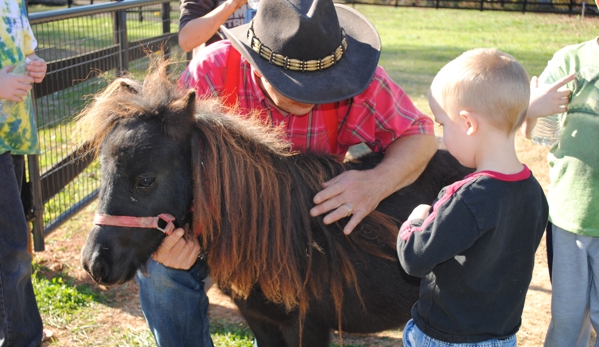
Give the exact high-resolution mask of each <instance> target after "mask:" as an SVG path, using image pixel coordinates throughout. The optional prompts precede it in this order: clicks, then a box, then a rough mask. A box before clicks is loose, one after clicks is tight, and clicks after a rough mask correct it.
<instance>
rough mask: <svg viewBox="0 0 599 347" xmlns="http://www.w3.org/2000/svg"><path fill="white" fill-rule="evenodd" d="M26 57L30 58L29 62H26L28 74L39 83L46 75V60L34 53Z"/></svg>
mask: <svg viewBox="0 0 599 347" xmlns="http://www.w3.org/2000/svg"><path fill="white" fill-rule="evenodd" d="M27 58H29V59H30V60H31V62H30V63H29V64H27V72H28V73H29V76H31V77H33V79H34V80H35V83H41V82H42V81H43V80H44V77H46V70H47V69H48V66H47V65H46V61H45V60H44V59H42V58H40V57H38V56H37V55H36V54H30V55H28V56H27Z"/></svg>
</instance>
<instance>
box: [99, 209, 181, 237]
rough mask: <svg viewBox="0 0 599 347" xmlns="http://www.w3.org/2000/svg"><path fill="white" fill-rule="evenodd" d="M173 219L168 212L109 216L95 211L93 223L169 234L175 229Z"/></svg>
mask: <svg viewBox="0 0 599 347" xmlns="http://www.w3.org/2000/svg"><path fill="white" fill-rule="evenodd" d="M174 220H175V217H173V216H172V215H170V214H168V213H161V214H159V215H158V216H157V217H131V216H111V215H107V214H99V213H96V216H95V217H94V224H95V225H110V226H115V227H127V228H147V229H158V230H160V231H162V232H163V233H165V234H166V235H170V234H171V233H172V232H173V230H175V224H173V221H174ZM159 222H162V223H161V224H162V225H163V226H160V225H159V224H158V223H159Z"/></svg>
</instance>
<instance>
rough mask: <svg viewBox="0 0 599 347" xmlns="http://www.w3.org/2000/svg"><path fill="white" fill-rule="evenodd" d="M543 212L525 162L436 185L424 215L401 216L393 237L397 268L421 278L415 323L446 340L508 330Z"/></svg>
mask: <svg viewBox="0 0 599 347" xmlns="http://www.w3.org/2000/svg"><path fill="white" fill-rule="evenodd" d="M547 215H548V206H547V200H546V198H545V194H544V192H543V189H542V188H541V186H540V184H539V183H538V182H537V180H536V179H535V178H534V176H533V175H532V173H531V171H530V170H529V169H528V167H526V166H524V169H523V170H522V171H521V172H519V173H517V174H513V175H505V174H500V173H497V172H491V171H481V172H475V173H473V174H471V175H468V176H466V177H465V178H464V179H463V180H462V181H459V182H456V183H454V184H452V185H450V186H447V187H445V188H443V190H442V191H441V192H440V193H439V196H438V198H437V200H436V201H435V202H434V204H433V206H432V207H431V213H430V214H429V216H428V217H427V218H426V219H425V220H422V219H420V220H411V221H406V222H405V223H404V224H403V225H402V227H401V229H400V234H399V237H398V240H397V252H398V255H399V259H400V262H401V265H402V266H403V268H404V269H405V270H406V272H407V273H408V274H410V275H412V276H417V277H422V282H421V284H420V297H419V300H418V302H417V303H416V304H415V305H414V307H413V308H412V317H413V319H414V322H415V324H416V326H418V328H419V329H420V330H422V331H423V332H424V333H425V334H426V335H428V336H430V337H433V338H435V339H437V340H441V341H446V342H452V343H473V342H481V341H485V340H490V339H503V338H507V337H509V336H511V335H513V334H515V333H516V332H517V331H518V329H519V328H520V324H521V316H522V310H523V309H524V299H525V297H526V292H527V290H528V286H529V284H530V281H531V278H532V270H533V266H534V259H535V252H536V250H537V247H538V246H539V243H540V241H541V237H542V236H543V232H544V230H545V227H546V224H547Z"/></svg>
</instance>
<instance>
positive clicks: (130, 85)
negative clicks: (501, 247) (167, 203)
mask: <svg viewBox="0 0 599 347" xmlns="http://www.w3.org/2000/svg"><path fill="white" fill-rule="evenodd" d="M165 114H167V115H166V116H165ZM135 116H138V117H150V116H154V117H163V118H164V119H163V123H164V127H163V131H164V132H165V133H167V135H169V136H171V137H172V138H175V139H176V140H177V141H180V142H181V143H183V142H185V141H190V142H188V144H189V145H190V146H191V166H192V168H193V182H194V194H193V195H194V201H193V230H199V231H200V244H201V245H202V246H203V247H204V248H205V249H207V250H208V254H207V261H208V265H209V267H210V272H211V277H212V278H213V280H214V281H215V282H216V283H217V284H218V285H219V287H220V288H221V289H224V290H226V291H228V292H229V293H230V294H231V295H233V296H234V297H240V298H246V297H248V296H249V295H250V294H251V291H252V290H254V289H255V288H259V290H260V292H261V294H260V295H264V297H265V298H266V299H268V300H269V301H271V302H274V303H278V304H282V305H284V306H285V308H286V309H287V310H292V309H295V308H299V311H300V313H301V314H302V315H303V314H304V313H305V312H306V310H307V307H308V302H309V298H310V297H322V296H323V294H324V293H325V291H330V293H331V296H332V298H333V300H334V303H335V307H336V308H337V312H338V314H339V318H341V316H340V315H341V303H342V300H343V289H344V287H346V286H347V285H352V286H354V287H355V288H356V290H357V283H356V274H355V271H354V267H353V265H352V263H351V261H350V254H349V252H350V251H351V250H350V249H348V247H347V245H350V247H355V248H356V249H361V250H363V251H366V252H369V253H371V254H375V255H379V256H386V257H391V256H389V253H390V252H389V249H390V250H393V249H394V245H395V240H396V235H397V227H396V225H395V224H394V223H393V222H392V221H391V220H390V218H389V217H386V216H385V215H383V214H380V213H378V212H376V211H375V212H373V213H371V214H370V215H369V216H368V217H366V218H365V219H364V220H363V221H362V223H361V224H360V226H359V227H358V228H356V230H355V231H354V232H353V233H352V234H350V235H349V236H345V235H344V234H343V232H342V228H343V226H344V224H345V223H346V221H344V220H343V221H340V222H338V223H334V224H332V225H328V226H327V225H324V223H323V222H322V216H320V217H316V218H313V217H311V216H310V213H309V210H310V208H312V207H313V202H312V199H313V197H314V195H315V194H316V192H318V191H320V190H321V189H322V182H325V181H327V180H329V179H331V178H332V177H334V176H336V175H338V174H339V173H341V172H342V171H343V170H344V166H343V164H342V163H339V162H338V161H337V160H336V158H334V157H332V156H328V155H320V154H310V153H307V154H299V153H294V152H291V151H290V149H289V144H288V143H287V142H286V141H285V140H284V139H283V135H282V134H281V132H280V131H279V130H278V129H274V128H272V127H269V126H265V125H264V124H262V123H261V122H260V121H259V120H257V119H256V118H255V117H251V116H250V117H246V118H243V117H240V116H235V115H229V114H226V113H225V112H223V110H222V108H219V107H218V103H217V102H215V101H209V100H199V101H197V102H196V101H195V93H194V92H191V91H190V92H187V93H185V92H184V91H181V90H180V89H179V88H178V87H177V84H176V83H174V82H171V81H170V80H169V75H168V74H167V72H166V66H165V64H161V65H159V66H158V68H157V69H156V70H155V71H153V72H151V73H149V74H148V75H147V77H146V78H145V80H144V82H143V83H140V82H136V81H134V80H133V79H131V78H121V79H118V80H116V81H115V82H113V83H112V84H111V85H110V86H108V87H107V88H106V90H105V91H104V92H103V93H101V94H99V95H98V96H97V97H96V99H95V101H94V103H93V104H92V105H90V106H89V107H88V108H87V109H86V110H85V112H84V113H82V115H81V116H79V117H78V121H77V122H78V129H79V132H80V133H81V134H83V135H84V136H83V142H85V143H87V144H90V146H91V148H93V149H96V150H97V149H98V148H99V146H100V144H101V143H102V141H103V140H104V138H105V137H106V135H107V134H108V133H109V132H110V130H111V129H112V128H113V127H114V125H115V124H116V123H117V122H118V120H120V119H123V118H127V117H135ZM343 244H345V246H343ZM387 246H388V247H389V248H388V249H387V252H385V251H383V250H382V249H381V247H387ZM316 257H318V258H320V259H322V258H325V259H326V264H318V265H315V264H313V259H315V258H316ZM325 283H327V284H326V285H325ZM256 286H257V287H256ZM325 286H326V288H325ZM358 293H359V291H358ZM339 321H340V319H339Z"/></svg>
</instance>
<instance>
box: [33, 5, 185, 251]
mask: <svg viewBox="0 0 599 347" xmlns="http://www.w3.org/2000/svg"><path fill="white" fill-rule="evenodd" d="M178 9H179V3H178V2H172V3H171V2H165V1H164V0H162V1H161V0H128V1H122V2H114V3H102V4H96V5H89V6H82V7H76V8H69V9H63V10H56V11H47V12H39V13H32V14H31V15H30V16H29V20H30V23H31V26H32V29H33V32H34V35H35V37H36V39H37V40H38V48H37V50H36V53H37V55H39V56H40V57H42V58H43V59H44V60H46V62H47V63H48V72H47V74H46V78H45V79H44V81H43V82H42V83H41V84H38V85H35V87H34V90H33V91H34V106H35V110H36V116H37V125H38V130H39V138H40V145H41V154H40V155H39V156H33V155H32V156H28V161H27V165H28V170H27V173H28V177H27V184H26V185H25V188H24V191H23V201H24V206H25V210H26V212H27V216H28V219H29V220H30V221H32V222H33V223H32V225H33V235H34V246H35V250H36V251H41V250H43V249H44V236H46V235H47V234H49V233H50V232H51V231H53V230H54V229H55V228H56V227H58V226H59V225H60V224H61V223H62V222H64V221H66V220H67V219H68V218H70V217H71V216H72V215H73V214H75V213H76V212H78V211H79V210H80V209H81V208H83V207H85V206H86V205H87V204H88V203H90V202H91V201H93V199H94V198H95V196H96V195H97V190H98V187H99V182H100V181H99V177H98V176H99V170H98V167H99V166H98V164H97V163H96V162H95V161H94V160H93V158H92V157H91V156H84V155H81V154H79V153H80V152H79V151H78V150H79V148H76V145H75V144H74V142H73V141H72V138H71V135H72V133H73V130H74V129H73V124H72V120H73V117H74V116H75V115H76V114H77V112H79V111H80V110H81V109H83V107H84V106H85V104H86V102H88V101H89V99H90V96H91V95H93V94H94V93H96V92H97V91H99V90H100V89H102V88H103V87H105V86H106V85H107V83H108V82H109V81H110V80H111V79H112V78H114V77H116V76H117V75H119V74H120V73H121V72H122V71H129V72H131V73H133V74H136V73H139V74H142V73H143V72H144V71H145V70H146V69H147V66H148V62H149V58H148V55H149V54H163V55H166V56H171V57H172V58H173V59H177V60H180V61H181V62H182V64H185V63H186V56H185V55H184V53H183V52H182V51H181V50H180V49H179V48H178V45H177V32H178V19H179V13H178Z"/></svg>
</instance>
